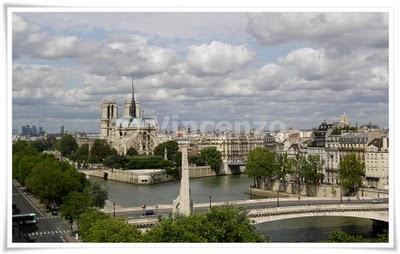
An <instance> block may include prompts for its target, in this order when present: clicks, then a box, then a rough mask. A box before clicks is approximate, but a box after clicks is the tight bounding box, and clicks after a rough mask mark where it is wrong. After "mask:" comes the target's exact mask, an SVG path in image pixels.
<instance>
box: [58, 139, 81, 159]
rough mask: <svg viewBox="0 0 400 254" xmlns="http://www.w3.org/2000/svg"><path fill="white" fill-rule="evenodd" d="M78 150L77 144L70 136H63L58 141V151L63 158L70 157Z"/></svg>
mask: <svg viewBox="0 0 400 254" xmlns="http://www.w3.org/2000/svg"><path fill="white" fill-rule="evenodd" d="M76 149H78V144H77V143H76V140H75V139H74V137H72V135H70V134H64V135H63V136H62V138H61V140H60V144H59V150H60V152H61V154H62V155H63V156H67V157H68V156H70V155H71V154H72V153H74V152H75V151H76Z"/></svg>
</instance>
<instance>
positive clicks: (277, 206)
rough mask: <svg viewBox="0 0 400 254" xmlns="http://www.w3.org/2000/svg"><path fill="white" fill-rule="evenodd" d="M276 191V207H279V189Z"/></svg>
mask: <svg viewBox="0 0 400 254" xmlns="http://www.w3.org/2000/svg"><path fill="white" fill-rule="evenodd" d="M277 193H278V199H277V207H279V189H278V191H277Z"/></svg>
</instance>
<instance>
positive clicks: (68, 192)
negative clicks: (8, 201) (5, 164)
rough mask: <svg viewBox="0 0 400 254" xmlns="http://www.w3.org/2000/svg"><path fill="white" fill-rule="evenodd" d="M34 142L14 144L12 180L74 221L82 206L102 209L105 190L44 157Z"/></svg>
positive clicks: (70, 168)
mask: <svg viewBox="0 0 400 254" xmlns="http://www.w3.org/2000/svg"><path fill="white" fill-rule="evenodd" d="M40 150H41V149H37V146H36V143H35V142H26V141H18V142H16V143H15V144H14V145H13V177H14V178H15V179H17V180H18V182H19V183H20V184H21V185H23V186H25V187H26V188H27V190H28V191H30V192H31V193H32V194H34V195H35V196H36V197H37V198H39V199H40V200H41V201H42V202H44V203H52V202H56V203H57V204H58V205H60V204H61V214H62V215H63V216H64V217H65V218H67V219H70V220H71V219H73V218H75V217H76V214H79V213H80V211H81V209H83V208H82V207H86V206H88V205H89V206H91V207H103V206H104V202H105V200H106V198H107V190H105V189H104V188H102V187H101V186H100V185H99V184H91V183H90V182H89V181H88V180H87V179H86V178H85V176H84V174H82V173H79V172H77V170H76V169H75V168H74V167H72V166H71V165H70V164H68V163H67V162H63V161H58V160H57V159H56V158H55V157H54V156H53V155H50V154H43V153H42V152H41V151H40Z"/></svg>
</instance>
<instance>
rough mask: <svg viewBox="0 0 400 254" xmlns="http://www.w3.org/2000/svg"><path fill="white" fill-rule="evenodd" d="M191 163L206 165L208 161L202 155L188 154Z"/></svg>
mask: <svg viewBox="0 0 400 254" xmlns="http://www.w3.org/2000/svg"><path fill="white" fill-rule="evenodd" d="M188 160H189V164H194V165H196V166H205V165H206V161H205V160H204V158H203V157H202V156H199V155H193V156H190V155H189V156H188Z"/></svg>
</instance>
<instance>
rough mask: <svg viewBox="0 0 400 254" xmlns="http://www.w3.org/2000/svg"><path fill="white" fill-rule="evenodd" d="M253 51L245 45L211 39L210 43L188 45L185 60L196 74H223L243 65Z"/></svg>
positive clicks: (247, 61) (252, 56) (251, 56)
mask: <svg viewBox="0 0 400 254" xmlns="http://www.w3.org/2000/svg"><path fill="white" fill-rule="evenodd" d="M253 58H254V52H252V51H251V50H249V49H248V48H247V47H246V46H245V45H239V46H233V45H231V44H227V43H222V42H218V41H212V42H211V43H210V44H202V45H199V46H190V47H189V53H188V57H187V62H188V65H189V67H190V68H191V70H192V71H193V72H194V73H195V74H196V75H200V76H201V75H224V74H227V73H229V72H232V71H234V70H237V69H238V68H240V67H243V66H245V65H246V64H248V63H249V62H250V61H251V60H253Z"/></svg>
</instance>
